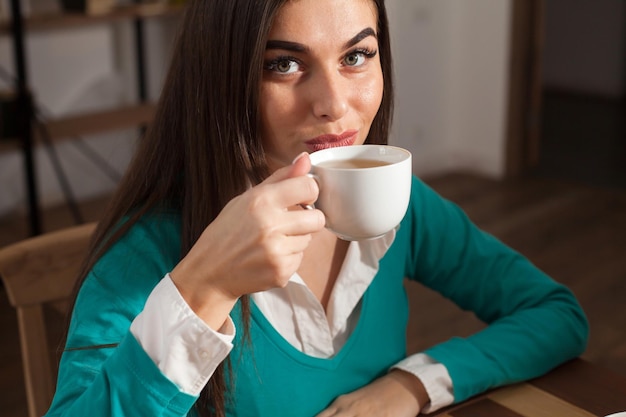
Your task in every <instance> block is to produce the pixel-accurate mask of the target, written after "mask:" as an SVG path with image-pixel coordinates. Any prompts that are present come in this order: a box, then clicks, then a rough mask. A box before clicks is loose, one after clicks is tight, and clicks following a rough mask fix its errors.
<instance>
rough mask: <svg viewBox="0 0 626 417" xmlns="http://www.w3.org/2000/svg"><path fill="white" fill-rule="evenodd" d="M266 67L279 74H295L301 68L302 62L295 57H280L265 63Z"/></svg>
mask: <svg viewBox="0 0 626 417" xmlns="http://www.w3.org/2000/svg"><path fill="white" fill-rule="evenodd" d="M265 69H266V70H268V71H273V72H276V73H278V74H293V73H294V72H297V71H299V70H300V64H298V62H296V61H295V60H294V59H291V58H285V57H279V58H276V59H274V60H272V61H270V62H268V63H267V64H265Z"/></svg>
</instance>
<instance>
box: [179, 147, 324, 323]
mask: <svg viewBox="0 0 626 417" xmlns="http://www.w3.org/2000/svg"><path fill="white" fill-rule="evenodd" d="M310 167H311V163H310V160H309V157H308V155H307V154H303V155H301V157H299V158H297V159H296V160H295V161H294V163H293V164H292V165H290V166H287V167H284V168H281V169H279V170H277V171H276V172H274V174H272V175H271V176H270V177H268V178H267V179H266V180H265V181H264V182H262V183H261V184H259V185H258V186H256V187H253V188H251V189H250V190H248V191H246V192H245V193H243V194H241V195H239V196H237V197H235V198H234V199H233V200H231V201H230V202H229V203H228V204H227V205H226V206H225V207H224V209H223V210H222V212H221V213H220V214H219V215H218V216H217V218H216V219H215V220H214V221H213V222H212V223H211V224H210V225H209V226H208V227H207V228H206V229H205V231H204V232H203V233H202V235H201V236H200V238H199V239H198V241H197V242H196V244H195V245H194V246H193V248H192V249H191V250H190V251H189V253H188V254H187V256H185V258H184V259H182V260H181V262H180V263H179V264H178V265H177V266H176V267H175V268H174V270H173V271H172V272H171V273H170V276H171V278H172V280H173V282H174V284H175V285H176V286H177V288H178V290H179V291H180V293H181V295H182V296H183V298H185V300H186V301H187V303H188V304H189V306H190V307H191V308H192V309H193V310H194V312H195V313H196V314H198V316H200V318H202V319H203V320H204V321H205V322H206V323H207V324H208V325H209V326H211V327H212V328H214V329H218V328H220V327H221V325H222V324H223V323H224V321H225V320H226V317H227V316H228V314H229V313H230V310H231V309H232V307H233V305H234V304H235V302H236V301H237V299H238V298H239V297H240V296H242V295H244V294H250V293H253V292H258V291H263V290H267V289H270V288H274V287H282V286H285V285H286V284H287V282H288V280H289V278H290V277H291V275H292V274H293V273H294V272H296V271H297V269H298V268H299V266H300V263H301V261H302V257H303V253H304V250H305V249H306V248H307V247H308V245H309V242H310V241H311V234H312V233H314V232H317V231H320V230H321V229H323V227H324V223H325V219H324V215H323V214H322V213H321V212H320V211H319V210H303V209H301V208H300V207H299V206H298V205H299V204H307V203H311V202H313V201H315V200H316V199H317V195H318V193H319V189H318V187H317V184H316V182H315V180H313V179H312V178H310V177H308V176H307V175H306V173H308V172H309V169H310Z"/></svg>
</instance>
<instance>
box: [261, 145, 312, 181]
mask: <svg viewBox="0 0 626 417" xmlns="http://www.w3.org/2000/svg"><path fill="white" fill-rule="evenodd" d="M310 170H311V159H310V158H309V154H308V153H306V152H302V153H301V154H300V155H298V156H297V157H296V158H295V159H294V160H293V162H292V163H291V165H287V166H285V167H282V168H280V169H277V170H276V171H275V172H274V173H273V174H272V175H270V176H269V177H267V178H266V179H265V181H263V182H262V184H274V183H277V182H279V181H283V180H286V179H287V178H294V177H299V176H302V175H306V174H307V173H308V172H309V171H310Z"/></svg>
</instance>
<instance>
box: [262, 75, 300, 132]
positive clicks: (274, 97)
mask: <svg viewBox="0 0 626 417" xmlns="http://www.w3.org/2000/svg"><path fill="white" fill-rule="evenodd" d="M260 102H261V103H262V105H261V109H260V111H261V129H262V131H263V132H266V133H271V132H275V131H277V130H279V129H280V127H281V125H284V124H285V123H287V122H288V119H287V118H288V116H289V115H290V114H291V113H292V112H293V109H294V104H293V99H292V97H290V96H289V95H288V94H285V91H284V90H283V89H280V88H277V87H276V86H274V85H269V86H265V87H262V88H261V95H260Z"/></svg>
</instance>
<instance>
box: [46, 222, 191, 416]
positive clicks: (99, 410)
mask: <svg viewBox="0 0 626 417" xmlns="http://www.w3.org/2000/svg"><path fill="white" fill-rule="evenodd" d="M178 235H179V233H178V227H177V223H176V222H175V221H171V220H169V219H168V218H166V217H165V218H162V217H159V218H158V220H157V221H152V222H151V221H148V220H142V221H141V222H140V223H138V224H136V225H134V226H133V228H132V229H131V230H130V231H129V232H128V233H127V234H126V235H125V236H124V237H123V238H122V239H121V240H119V241H118V242H117V243H116V244H115V245H113V246H112V247H111V249H109V250H108V251H107V253H106V254H105V255H104V256H103V257H102V258H101V259H100V260H99V261H98V263H97V264H96V265H95V266H94V268H93V269H92V270H91V271H90V273H89V274H88V275H87V277H86V279H85V281H84V282H83V285H82V286H81V289H80V292H79V294H78V297H77V299H76V303H75V305H74V310H73V313H72V319H71V323H70V326H69V330H68V336H67V341H66V345H65V349H64V351H63V355H62V357H61V362H60V365H59V374H58V379H57V389H56V392H55V395H54V399H53V401H52V405H51V407H50V409H49V411H48V413H47V414H46V416H47V417H56V416H64V417H74V416H75V417H85V416H90V417H100V416H102V417H105V416H107V417H111V416H115V417H118V416H120V417H121V416H171V417H174V416H186V415H187V414H188V413H189V411H190V409H191V408H192V407H193V405H194V403H195V401H196V399H197V398H196V397H194V396H191V395H188V394H186V393H184V392H182V391H180V390H179V388H178V387H177V386H176V385H175V384H174V383H172V382H171V381H170V380H169V379H168V378H167V377H166V376H165V375H163V374H162V373H161V371H160V370H159V368H158V366H157V365H156V364H155V363H154V362H153V361H152V359H151V358H150V357H149V356H148V355H147V353H146V352H145V351H144V350H143V349H142V347H141V346H140V345H139V343H138V342H137V341H136V340H135V338H134V337H133V335H132V333H131V332H130V324H131V322H132V321H133V319H134V318H135V317H136V316H137V314H139V312H141V310H143V306H144V304H145V301H146V299H147V298H148V296H149V294H150V292H151V291H152V289H153V288H154V287H155V286H156V285H157V283H158V282H159V281H160V280H161V279H162V277H163V276H164V275H165V274H166V273H167V272H169V271H170V269H171V268H172V266H173V265H174V264H175V263H176V261H177V259H178V258H179V251H180V245H179V238H178Z"/></svg>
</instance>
